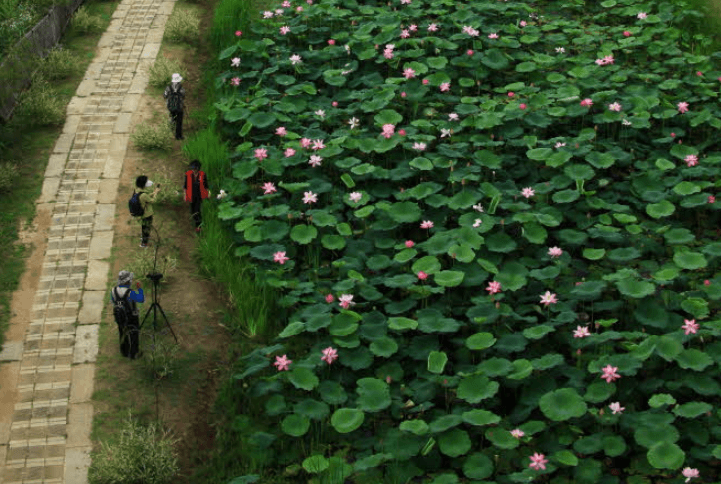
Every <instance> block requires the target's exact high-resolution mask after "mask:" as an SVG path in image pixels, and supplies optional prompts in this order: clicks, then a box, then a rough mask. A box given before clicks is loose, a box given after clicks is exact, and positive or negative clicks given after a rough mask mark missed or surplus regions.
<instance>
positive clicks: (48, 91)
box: [14, 75, 65, 127]
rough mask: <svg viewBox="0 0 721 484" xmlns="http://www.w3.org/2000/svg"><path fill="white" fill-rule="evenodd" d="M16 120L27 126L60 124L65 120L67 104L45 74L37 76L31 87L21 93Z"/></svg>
mask: <svg viewBox="0 0 721 484" xmlns="http://www.w3.org/2000/svg"><path fill="white" fill-rule="evenodd" d="M14 122H15V123H21V124H22V125H23V126H26V127H30V126H60V125H62V124H63V123H64V122H65V106H64V105H63V102H62V100H61V99H60V97H59V95H58V92H57V91H56V90H55V89H54V88H53V87H52V85H51V84H50V83H49V82H48V81H47V80H46V79H45V78H44V77H43V76H41V75H39V76H35V77H34V78H33V81H32V85H31V86H30V88H29V89H28V90H27V91H25V92H23V93H22V94H21V95H20V100H19V102H18V105H17V108H15V119H14Z"/></svg>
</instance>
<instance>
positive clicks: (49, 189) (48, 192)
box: [35, 177, 60, 203]
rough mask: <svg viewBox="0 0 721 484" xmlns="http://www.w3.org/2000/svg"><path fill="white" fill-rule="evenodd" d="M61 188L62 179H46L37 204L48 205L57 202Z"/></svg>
mask: <svg viewBox="0 0 721 484" xmlns="http://www.w3.org/2000/svg"><path fill="white" fill-rule="evenodd" d="M59 187H60V178H58V177H45V180H44V181H43V189H42V192H41V193H40V198H38V199H37V200H36V201H35V203H47V202H53V201H55V198H56V196H57V194H58V188H59Z"/></svg>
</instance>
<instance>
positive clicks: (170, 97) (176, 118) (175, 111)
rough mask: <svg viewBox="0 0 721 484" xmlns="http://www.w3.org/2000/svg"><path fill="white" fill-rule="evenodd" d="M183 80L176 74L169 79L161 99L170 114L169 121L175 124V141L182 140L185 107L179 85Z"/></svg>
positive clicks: (181, 89) (183, 93)
mask: <svg viewBox="0 0 721 484" xmlns="http://www.w3.org/2000/svg"><path fill="white" fill-rule="evenodd" d="M182 81H183V78H182V77H181V76H180V74H178V73H177V72H176V73H175V74H173V77H172V78H171V79H170V84H169V85H168V87H166V88H165V92H164V93H163V97H164V98H165V103H166V106H167V107H168V111H169V112H170V120H171V121H172V122H173V123H174V124H175V139H184V138H183V108H184V107H185V89H183V85H182V84H181V83H182Z"/></svg>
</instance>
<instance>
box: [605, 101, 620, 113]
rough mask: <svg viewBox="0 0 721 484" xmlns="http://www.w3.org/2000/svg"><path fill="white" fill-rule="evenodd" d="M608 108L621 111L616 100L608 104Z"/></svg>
mask: <svg viewBox="0 0 721 484" xmlns="http://www.w3.org/2000/svg"><path fill="white" fill-rule="evenodd" d="M608 109H609V110H611V111H616V112H619V111H621V105H620V104H619V103H617V102H614V103H613V104H609V105H608Z"/></svg>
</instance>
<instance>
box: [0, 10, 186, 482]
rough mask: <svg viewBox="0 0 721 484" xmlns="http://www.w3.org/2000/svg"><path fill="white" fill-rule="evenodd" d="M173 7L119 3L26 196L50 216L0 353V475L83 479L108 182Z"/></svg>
mask: <svg viewBox="0 0 721 484" xmlns="http://www.w3.org/2000/svg"><path fill="white" fill-rule="evenodd" d="M173 6H174V0H170V1H161V0H123V1H122V3H120V5H119V6H118V8H117V10H116V11H115V13H114V14H113V19H112V22H111V24H110V26H109V27H108V30H107V31H106V32H105V34H104V35H103V37H102V38H101V39H100V42H99V44H98V51H97V55H96V57H95V59H94V60H93V62H92V64H90V67H88V70H87V72H86V74H85V80H84V81H83V82H82V83H81V84H80V86H79V87H78V90H77V92H76V95H75V97H73V99H72V101H71V102H70V104H69V105H68V116H67V119H66V122H65V127H64V128H63V133H62V135H61V136H60V137H59V139H58V141H57V143H56V144H55V147H54V149H53V152H52V155H51V156H50V160H49V163H48V167H47V170H46V172H45V181H44V184H43V189H42V195H41V196H40V199H39V200H38V201H37V203H38V213H39V214H40V213H46V214H47V213H49V214H50V216H51V217H52V218H51V222H50V229H49V232H48V234H49V235H48V239H47V248H46V250H45V254H44V259H43V263H42V273H41V275H40V279H39V283H38V287H37V288H36V291H35V296H34V300H33V305H32V315H31V320H30V321H29V324H28V328H29V329H28V330H27V331H26V333H25V337H24V340H21V341H8V342H7V343H6V344H5V345H4V346H3V348H2V352H0V365H7V367H6V368H5V369H6V370H8V369H9V371H4V372H2V375H5V376H4V377H3V379H4V381H0V385H1V386H2V391H3V392H8V391H11V390H12V389H13V388H14V389H15V399H14V409H11V411H10V413H11V415H4V414H0V483H3V484H21V483H22V484H31V483H32V484H41V483H42V484H45V483H47V484H50V483H53V484H60V483H66V484H84V483H86V482H87V468H88V466H89V465H90V454H89V453H90V450H91V448H92V443H91V440H90V430H91V426H92V419H93V406H92V403H91V396H92V392H93V378H94V375H95V365H94V361H95V358H96V356H97V353H98V327H99V323H100V317H101V313H102V310H103V307H104V305H105V304H107V293H106V288H107V283H108V276H109V274H108V270H109V267H110V265H109V262H107V261H106V259H107V258H108V257H110V251H111V247H112V244H113V223H114V218H115V210H116V206H115V200H116V196H117V190H118V179H119V177H120V173H121V170H122V166H123V158H124V156H125V150H126V147H127V144H128V138H129V132H130V128H131V126H130V122H131V118H132V115H133V113H134V112H135V110H136V109H137V106H138V102H139V101H140V96H141V94H142V93H143V92H144V90H145V87H146V85H147V83H148V71H149V69H150V66H151V65H152V63H153V62H154V60H155V57H156V55H157V53H158V50H159V48H160V42H161V40H162V37H163V31H164V28H165V23H166V21H167V18H168V16H169V15H170V13H171V12H172V10H173ZM123 208H125V209H126V210H127V208H126V207H120V209H121V210H122V209H123ZM27 323H28V322H26V324H27ZM7 375H10V376H7ZM8 379H9V380H10V381H8Z"/></svg>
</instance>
